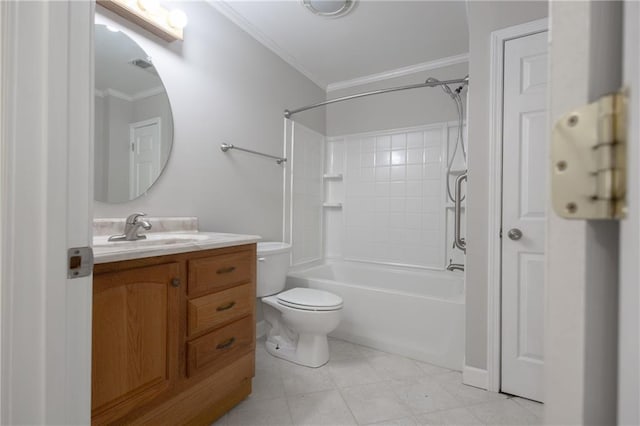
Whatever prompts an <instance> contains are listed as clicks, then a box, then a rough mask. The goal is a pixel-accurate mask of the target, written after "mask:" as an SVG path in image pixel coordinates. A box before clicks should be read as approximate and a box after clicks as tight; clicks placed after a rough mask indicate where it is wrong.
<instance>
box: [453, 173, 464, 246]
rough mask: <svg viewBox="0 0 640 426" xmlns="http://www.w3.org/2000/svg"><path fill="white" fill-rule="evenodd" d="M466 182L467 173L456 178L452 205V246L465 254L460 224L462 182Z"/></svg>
mask: <svg viewBox="0 0 640 426" xmlns="http://www.w3.org/2000/svg"><path fill="white" fill-rule="evenodd" d="M465 180H467V173H466V172H465V173H463V174H461V175H460V176H458V177H457V178H456V190H455V199H456V200H455V204H454V216H455V224H454V227H453V229H454V230H453V244H454V245H455V246H456V247H458V248H459V249H460V250H462V252H463V253H465V254H466V253H467V242H466V241H465V239H464V238H462V237H461V236H460V223H461V221H462V220H461V218H462V181H465Z"/></svg>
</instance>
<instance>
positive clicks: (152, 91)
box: [131, 86, 165, 101]
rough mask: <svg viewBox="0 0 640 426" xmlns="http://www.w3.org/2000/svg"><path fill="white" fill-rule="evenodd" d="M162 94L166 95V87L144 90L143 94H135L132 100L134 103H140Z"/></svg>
mask: <svg viewBox="0 0 640 426" xmlns="http://www.w3.org/2000/svg"><path fill="white" fill-rule="evenodd" d="M161 93H165V90H164V87H162V86H158V87H152V88H151V89H148V90H143V91H142V92H138V93H136V94H134V95H133V96H132V97H131V98H132V99H133V100H134V101H139V100H140V99H144V98H150V97H151V96H156V95H159V94H161Z"/></svg>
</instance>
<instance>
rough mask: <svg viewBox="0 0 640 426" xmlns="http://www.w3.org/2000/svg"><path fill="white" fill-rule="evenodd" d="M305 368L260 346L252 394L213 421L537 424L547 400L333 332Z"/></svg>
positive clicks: (246, 424)
mask: <svg viewBox="0 0 640 426" xmlns="http://www.w3.org/2000/svg"><path fill="white" fill-rule="evenodd" d="M329 344H330V349H331V360H330V361H329V363H328V364H327V365H325V366H323V367H320V368H315V369H312V368H307V367H302V366H298V365H295V364H292V363H289V362H287V361H283V360H281V359H278V358H275V357H273V356H271V355H269V354H268V353H267V351H266V350H265V348H264V342H263V341H259V342H258V345H257V349H256V376H255V378H254V380H253V393H252V394H251V396H249V397H248V398H247V399H246V400H245V401H243V402H242V403H240V404H239V405H238V406H236V407H235V408H234V409H233V410H231V411H230V412H229V413H227V414H226V415H225V416H223V417H222V418H221V419H219V420H218V421H217V422H216V423H215V425H216V426H218V425H242V426H253V425H374V424H375V425H535V424H542V418H543V405H542V404H538V403H536V402H532V401H529V400H526V399H522V398H511V397H508V396H507V395H502V394H496V393H492V392H487V391H484V390H481V389H477V388H474V387H470V386H466V385H463V384H462V375H461V374H460V373H459V372H456V371H451V370H447V369H444V368H440V367H436V366H434V365H431V364H426V363H422V362H418V361H414V360H411V359H408V358H403V357H400V356H397V355H391V354H387V353H384V352H380V351H376V350H373V349H370V348H366V347H364V346H358V345H354V344H352V343H348V342H344V341H341V340H335V339H331V340H330V342H329Z"/></svg>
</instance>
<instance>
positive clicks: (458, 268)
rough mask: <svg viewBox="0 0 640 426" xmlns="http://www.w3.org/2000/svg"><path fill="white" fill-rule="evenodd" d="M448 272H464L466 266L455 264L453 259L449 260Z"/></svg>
mask: <svg viewBox="0 0 640 426" xmlns="http://www.w3.org/2000/svg"><path fill="white" fill-rule="evenodd" d="M447 271H464V265H463V264H462V263H453V259H449V266H447Z"/></svg>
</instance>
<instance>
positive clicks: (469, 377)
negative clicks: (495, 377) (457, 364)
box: [462, 365, 489, 389]
mask: <svg viewBox="0 0 640 426" xmlns="http://www.w3.org/2000/svg"><path fill="white" fill-rule="evenodd" d="M462 383H464V384H465V385H469V386H473V387H476V388H480V389H487V388H488V383H489V373H488V372H487V370H483V369H481V368H476V367H469V366H468V365H465V366H464V368H463V369H462Z"/></svg>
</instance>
